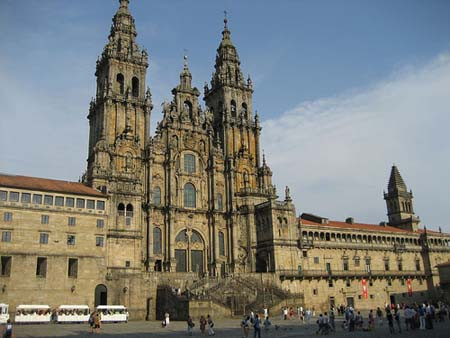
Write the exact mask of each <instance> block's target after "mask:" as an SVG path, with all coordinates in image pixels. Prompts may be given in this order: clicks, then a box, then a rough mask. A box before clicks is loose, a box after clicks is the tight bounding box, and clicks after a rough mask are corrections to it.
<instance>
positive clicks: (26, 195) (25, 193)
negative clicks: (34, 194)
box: [20, 192, 31, 203]
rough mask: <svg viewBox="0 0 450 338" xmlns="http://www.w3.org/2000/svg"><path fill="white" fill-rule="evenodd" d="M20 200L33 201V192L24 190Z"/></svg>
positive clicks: (24, 201)
mask: <svg viewBox="0 0 450 338" xmlns="http://www.w3.org/2000/svg"><path fill="white" fill-rule="evenodd" d="M20 201H21V202H22V203H31V194H29V193H27V192H23V193H22V196H21V197H20Z"/></svg>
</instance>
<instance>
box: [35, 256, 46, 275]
mask: <svg viewBox="0 0 450 338" xmlns="http://www.w3.org/2000/svg"><path fill="white" fill-rule="evenodd" d="M36 277H41V278H45V277H47V257H38V258H37V264H36Z"/></svg>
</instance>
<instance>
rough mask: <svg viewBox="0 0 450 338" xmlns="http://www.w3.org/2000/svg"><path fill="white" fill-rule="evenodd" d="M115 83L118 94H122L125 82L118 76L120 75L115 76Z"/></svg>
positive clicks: (120, 75)
mask: <svg viewBox="0 0 450 338" xmlns="http://www.w3.org/2000/svg"><path fill="white" fill-rule="evenodd" d="M116 82H117V89H118V91H119V93H120V94H123V92H124V83H125V80H124V78H123V75H122V74H120V73H119V74H117V77H116Z"/></svg>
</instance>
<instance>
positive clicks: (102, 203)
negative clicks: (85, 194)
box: [97, 201, 105, 210]
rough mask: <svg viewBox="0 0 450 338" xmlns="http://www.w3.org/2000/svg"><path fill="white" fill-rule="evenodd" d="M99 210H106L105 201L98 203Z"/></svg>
mask: <svg viewBox="0 0 450 338" xmlns="http://www.w3.org/2000/svg"><path fill="white" fill-rule="evenodd" d="M97 209H98V210H105V201H97Z"/></svg>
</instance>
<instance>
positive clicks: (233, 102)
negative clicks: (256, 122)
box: [230, 100, 236, 117]
mask: <svg viewBox="0 0 450 338" xmlns="http://www.w3.org/2000/svg"><path fill="white" fill-rule="evenodd" d="M230 109H231V116H233V117H236V102H235V101H234V100H231V103H230Z"/></svg>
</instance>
